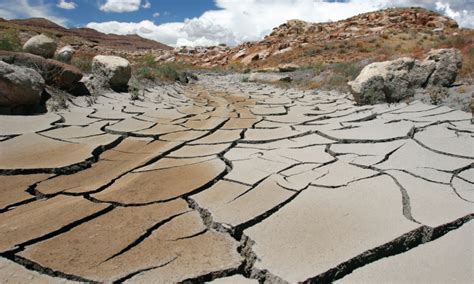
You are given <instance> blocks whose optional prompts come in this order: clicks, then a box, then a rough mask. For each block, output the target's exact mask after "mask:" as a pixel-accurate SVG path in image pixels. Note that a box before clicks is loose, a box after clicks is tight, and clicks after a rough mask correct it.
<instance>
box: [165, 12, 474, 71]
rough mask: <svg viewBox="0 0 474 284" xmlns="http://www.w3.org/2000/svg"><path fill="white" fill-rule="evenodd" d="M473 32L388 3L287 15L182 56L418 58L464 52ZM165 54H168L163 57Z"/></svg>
mask: <svg viewBox="0 0 474 284" xmlns="http://www.w3.org/2000/svg"><path fill="white" fill-rule="evenodd" d="M473 38H474V31H473V30H472V29H460V28H459V27H458V24H457V23H456V21H454V20H452V19H450V18H448V17H445V16H442V15H440V14H437V13H435V12H433V11H429V10H426V9H423V8H391V9H386V10H380V11H376V12H370V13H365V14H361V15H357V16H354V17H352V18H349V19H345V20H341V21H337V22H328V23H309V22H305V21H301V20H289V21H287V22H286V23H284V24H282V25H280V26H278V27H275V28H274V29H273V31H272V32H271V34H269V35H267V36H266V37H265V38H264V39H263V40H261V41H257V42H247V43H243V44H241V45H239V46H236V47H233V48H230V47H225V46H217V47H210V48H192V47H182V48H178V49H175V51H174V53H175V54H176V55H178V58H179V59H181V60H186V61H188V62H190V63H192V64H193V65H197V66H204V67H219V66H229V67H233V68H239V67H240V68H247V67H250V68H252V69H255V68H262V67H263V68H265V67H276V66H277V65H279V64H281V63H294V64H298V65H299V66H308V65H311V64H315V63H335V62H348V61H357V60H363V59H368V58H371V59H372V58H373V60H374V61H380V60H385V59H393V58H397V57H400V56H414V57H422V56H424V54H426V53H427V52H428V51H429V50H430V49H431V48H434V47H438V48H439V47H456V48H458V49H461V51H462V52H463V53H467V52H468V50H469V47H473V40H472V39H473ZM163 58H164V59H168V58H169V57H168V58H167V57H163Z"/></svg>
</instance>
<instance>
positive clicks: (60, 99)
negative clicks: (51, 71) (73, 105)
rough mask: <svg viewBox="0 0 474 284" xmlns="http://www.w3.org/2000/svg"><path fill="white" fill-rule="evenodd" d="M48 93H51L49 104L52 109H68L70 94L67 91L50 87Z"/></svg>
mask: <svg viewBox="0 0 474 284" xmlns="http://www.w3.org/2000/svg"><path fill="white" fill-rule="evenodd" d="M48 93H49V94H50V95H51V98H50V99H49V100H48V105H49V107H50V110H51V111H59V110H63V109H68V108H69V104H68V94H67V93H66V92H65V91H62V90H59V89H56V88H48Z"/></svg>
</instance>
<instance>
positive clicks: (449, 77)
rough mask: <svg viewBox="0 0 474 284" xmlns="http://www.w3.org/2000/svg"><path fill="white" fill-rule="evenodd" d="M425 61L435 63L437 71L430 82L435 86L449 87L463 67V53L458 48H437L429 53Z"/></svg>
mask: <svg viewBox="0 0 474 284" xmlns="http://www.w3.org/2000/svg"><path fill="white" fill-rule="evenodd" d="M424 62H432V64H435V66H436V67H435V71H434V72H433V74H431V77H430V79H429V82H428V84H429V85H433V86H443V87H449V86H451V85H452V84H453V83H454V81H456V77H457V74H458V71H459V69H461V67H462V55H461V52H460V51H459V50H458V49H455V48H450V49H436V50H432V51H430V52H429V53H428V56H427V57H426V58H425V60H424Z"/></svg>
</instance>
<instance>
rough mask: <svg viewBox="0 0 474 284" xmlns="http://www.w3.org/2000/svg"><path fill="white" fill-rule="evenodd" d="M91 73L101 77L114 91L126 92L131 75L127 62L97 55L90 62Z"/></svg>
mask: <svg viewBox="0 0 474 284" xmlns="http://www.w3.org/2000/svg"><path fill="white" fill-rule="evenodd" d="M92 73H93V74H94V75H96V76H103V77H105V78H106V79H107V83H108V84H109V85H110V87H111V88H112V89H113V90H115V91H126V90H127V89H128V81H129V80H130V77H131V75H132V68H131V67H130V62H128V60H126V59H124V58H121V57H118V56H104V55H97V56H96V57H94V59H93V60H92Z"/></svg>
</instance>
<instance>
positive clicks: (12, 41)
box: [0, 29, 21, 51]
mask: <svg viewBox="0 0 474 284" xmlns="http://www.w3.org/2000/svg"><path fill="white" fill-rule="evenodd" d="M0 50H7V51H20V50H21V42H20V39H19V38H18V31H16V30H14V29H7V30H6V31H4V32H3V33H2V34H0Z"/></svg>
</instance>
